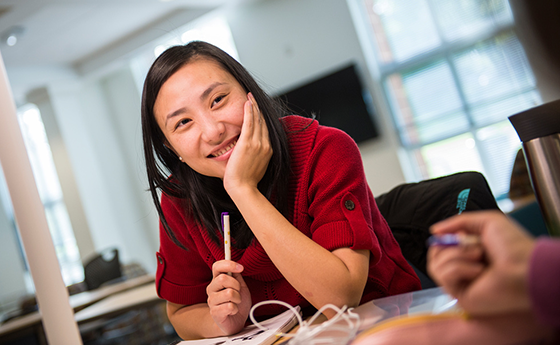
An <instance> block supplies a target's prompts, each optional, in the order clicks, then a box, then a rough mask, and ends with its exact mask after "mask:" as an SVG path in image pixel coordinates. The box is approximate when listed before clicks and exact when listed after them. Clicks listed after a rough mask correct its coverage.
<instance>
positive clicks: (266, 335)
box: [176, 306, 300, 345]
mask: <svg viewBox="0 0 560 345" xmlns="http://www.w3.org/2000/svg"><path fill="white" fill-rule="evenodd" d="M294 308H296V310H297V311H298V312H299V311H300V307H299V306H296V307H294ZM297 322H298V319H297V316H296V315H295V314H294V313H293V312H292V311H291V310H286V311H285V312H283V313H282V314H280V315H277V316H274V317H272V318H270V319H267V320H265V321H262V322H261V323H260V325H261V326H263V327H266V328H267V330H266V331H264V330H261V329H260V328H258V327H257V326H255V325H250V326H247V327H245V328H244V329H243V330H242V331H241V332H239V333H237V334H234V335H231V336H228V337H218V338H210V339H201V340H185V341H180V342H178V343H176V344H177V345H229V344H233V345H237V344H243V345H270V344H272V343H274V342H275V341H276V340H278V339H280V337H281V336H280V334H281V333H287V332H288V331H290V330H291V329H292V328H293V327H294V326H295V325H296V324H297Z"/></svg>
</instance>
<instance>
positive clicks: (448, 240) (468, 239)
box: [427, 234, 480, 246]
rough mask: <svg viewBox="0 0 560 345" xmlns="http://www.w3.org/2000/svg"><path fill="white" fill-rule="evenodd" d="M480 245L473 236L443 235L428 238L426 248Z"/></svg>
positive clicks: (477, 239) (476, 237)
mask: <svg viewBox="0 0 560 345" xmlns="http://www.w3.org/2000/svg"><path fill="white" fill-rule="evenodd" d="M478 243H480V238H479V237H478V236H475V235H465V234H444V235H433V236H430V238H428V241H427V244H428V246H458V245H463V246H464V245H469V244H478Z"/></svg>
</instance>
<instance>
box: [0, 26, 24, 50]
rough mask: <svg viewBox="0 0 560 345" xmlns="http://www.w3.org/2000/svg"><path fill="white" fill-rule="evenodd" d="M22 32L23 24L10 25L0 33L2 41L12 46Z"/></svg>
mask: <svg viewBox="0 0 560 345" xmlns="http://www.w3.org/2000/svg"><path fill="white" fill-rule="evenodd" d="M24 32H25V29H24V28H23V26H19V25H16V26H12V27H10V28H8V29H7V30H6V31H4V32H3V33H2V35H1V37H2V42H4V43H6V44H7V45H8V46H10V47H13V46H15V45H16V43H17V42H18V41H19V40H20V39H21V37H22V36H23V33H24Z"/></svg>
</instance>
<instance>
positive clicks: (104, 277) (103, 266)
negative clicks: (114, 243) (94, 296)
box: [84, 248, 122, 290]
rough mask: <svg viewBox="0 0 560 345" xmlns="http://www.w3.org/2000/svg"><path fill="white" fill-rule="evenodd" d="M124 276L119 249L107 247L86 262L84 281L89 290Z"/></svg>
mask: <svg viewBox="0 0 560 345" xmlns="http://www.w3.org/2000/svg"><path fill="white" fill-rule="evenodd" d="M119 278H122V272H121V263H120V261H119V250H118V249H116V248H108V249H105V250H103V251H101V252H99V253H97V254H95V256H93V257H92V258H90V259H88V260H87V262H86V263H85V264H84V283H85V284H86V287H87V289H88V290H93V289H97V288H98V287H99V286H101V285H102V284H104V283H106V282H109V281H112V280H117V279H119Z"/></svg>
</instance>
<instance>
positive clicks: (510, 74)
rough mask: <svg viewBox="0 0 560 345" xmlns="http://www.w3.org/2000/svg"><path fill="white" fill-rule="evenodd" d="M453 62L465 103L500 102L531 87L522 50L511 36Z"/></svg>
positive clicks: (474, 48)
mask: <svg viewBox="0 0 560 345" xmlns="http://www.w3.org/2000/svg"><path fill="white" fill-rule="evenodd" d="M453 60H454V63H455V66H456V68H457V73H458V75H459V79H460V83H461V86H462V88H463V92H464V93H465V97H466V98H467V101H468V102H469V103H477V102H493V101H500V100H501V99H503V98H508V97H511V96H512V95H515V94H518V93H522V92H526V91H529V90H532V89H534V87H535V79H534V77H533V74H532V73H531V69H530V67H529V64H528V62H527V58H526V57H525V54H524V53H523V48H522V47H521V44H520V43H519V41H518V40H517V38H515V36H513V35H512V34H505V35H500V36H497V37H495V38H493V39H492V40H487V41H485V42H482V43H480V44H477V45H476V46H475V47H473V48H472V49H469V50H467V51H463V52H461V53H459V54H457V55H455V56H454V58H453Z"/></svg>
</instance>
